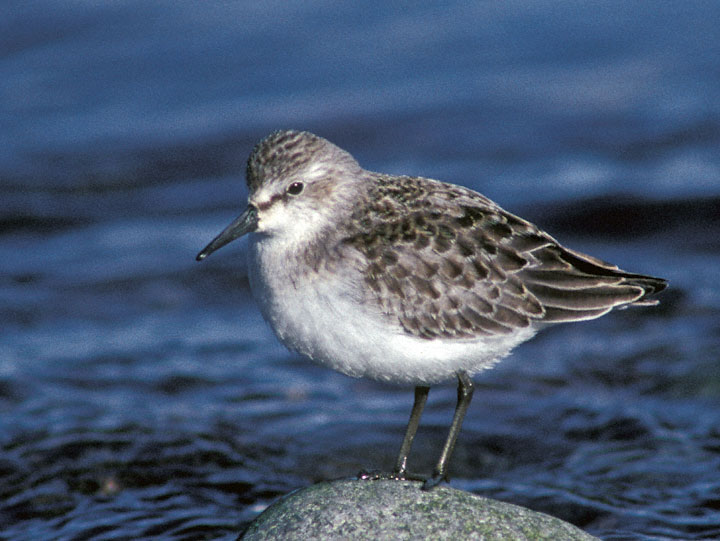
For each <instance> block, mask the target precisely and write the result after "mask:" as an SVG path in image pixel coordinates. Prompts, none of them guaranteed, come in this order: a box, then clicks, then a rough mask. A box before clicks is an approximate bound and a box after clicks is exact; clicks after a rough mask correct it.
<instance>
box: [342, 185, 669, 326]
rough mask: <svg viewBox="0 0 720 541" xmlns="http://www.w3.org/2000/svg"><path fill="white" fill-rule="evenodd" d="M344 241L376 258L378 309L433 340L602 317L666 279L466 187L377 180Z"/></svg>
mask: <svg viewBox="0 0 720 541" xmlns="http://www.w3.org/2000/svg"><path fill="white" fill-rule="evenodd" d="M372 175H373V176H375V178H374V180H375V182H373V183H372V185H371V187H370V191H369V193H368V200H367V205H368V206H367V207H365V206H363V205H360V206H359V207H358V209H357V211H356V213H355V215H354V216H353V217H352V219H351V220H350V223H356V224H357V225H358V228H357V230H354V231H353V230H351V231H349V232H348V234H347V236H346V237H345V238H344V239H343V241H342V242H343V243H344V244H345V245H347V246H350V247H352V248H354V249H355V250H358V251H359V252H360V253H361V254H362V255H363V256H365V257H366V258H367V260H368V263H367V266H366V268H365V269H364V270H363V273H364V277H365V284H366V286H367V294H368V297H369V298H370V299H371V301H372V302H374V303H376V304H377V305H378V306H379V307H380V309H381V310H382V311H383V312H384V313H385V314H387V315H388V316H389V317H391V318H397V320H398V321H399V322H400V324H401V326H402V328H403V329H404V330H405V331H406V332H408V333H410V334H412V335H415V336H418V337H424V338H428V339H432V338H437V337H443V338H458V339H467V338H474V337H478V336H482V335H504V334H509V333H512V332H513V331H514V330H516V329H518V328H523V327H527V326H529V325H533V324H537V323H555V322H563V321H578V320H584V319H592V318H596V317H599V316H601V315H603V314H605V313H607V312H608V311H610V310H611V309H613V308H615V307H617V306H622V305H627V304H653V303H654V302H655V301H652V300H650V299H648V296H650V295H653V294H654V293H657V292H659V291H661V290H662V289H664V288H665V285H666V283H665V281H664V280H662V279H658V278H653V277H650V276H643V275H639V274H631V273H626V272H623V271H621V270H620V269H618V267H616V266H613V265H610V264H608V263H605V262H603V261H600V260H598V259H596V258H593V257H591V256H587V255H584V254H581V253H579V252H575V251H572V250H569V249H567V248H564V247H563V246H561V245H560V244H559V243H558V242H557V241H555V239H553V238H552V237H551V236H549V235H548V234H546V233H544V232H542V231H540V230H539V229H538V228H537V227H535V226H534V225H533V224H531V223H530V222H527V221H526V220H523V219H521V218H519V217H517V216H514V215H513V214H510V213H508V212H506V211H504V210H503V209H501V208H500V207H498V206H497V205H496V204H495V203H493V202H492V201H490V200H489V199H487V198H486V197H484V196H482V195H480V194H478V193H476V192H473V191H471V190H468V189H466V188H462V187H459V186H455V185H451V184H445V183H441V182H438V181H434V180H430V179H424V178H417V177H406V176H405V177H394V176H389V175H381V174H375V173H373V174H372Z"/></svg>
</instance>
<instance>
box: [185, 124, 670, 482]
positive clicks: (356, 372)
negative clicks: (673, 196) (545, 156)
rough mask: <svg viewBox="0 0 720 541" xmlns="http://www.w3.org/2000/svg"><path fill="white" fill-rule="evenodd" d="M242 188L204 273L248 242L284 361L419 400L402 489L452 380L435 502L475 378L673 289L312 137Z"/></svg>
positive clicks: (485, 203) (291, 141)
mask: <svg viewBox="0 0 720 541" xmlns="http://www.w3.org/2000/svg"><path fill="white" fill-rule="evenodd" d="M247 184H248V187H249V190H250V194H249V198H248V206H247V209H246V210H245V212H243V213H242V215H241V216H240V217H239V218H237V219H236V220H235V221H234V222H232V223H231V224H230V225H229V226H228V227H227V228H226V229H225V230H224V231H223V232H222V233H220V234H219V235H218V236H217V237H216V238H215V239H214V240H213V241H212V242H210V244H208V246H207V247H206V248H205V249H203V250H202V251H201V252H200V253H199V254H198V256H197V259H198V260H202V259H204V258H205V257H207V256H208V255H210V254H211V253H212V252H214V251H215V250H217V249H218V248H220V247H222V246H224V245H225V244H227V243H229V242H230V241H232V240H234V239H236V238H238V237H241V236H243V235H245V234H247V233H250V243H249V256H250V257H249V277H250V284H251V288H252V291H253V295H254V297H255V299H256V300H257V303H258V305H259V307H260V310H261V311H262V314H263V316H264V318H265V319H266V320H267V321H268V323H269V324H270V326H271V327H272V328H273V330H274V331H275V334H276V335H277V336H278V338H279V339H280V340H281V341H282V342H283V343H284V344H285V345H286V346H287V347H288V348H290V349H291V350H294V351H296V352H298V353H301V354H303V355H306V356H307V357H309V358H311V359H312V360H314V361H316V362H319V363H321V364H324V365H326V366H329V367H330V368H334V369H335V370H338V371H340V372H342V373H344V374H348V375H350V376H356V377H360V376H363V377H369V378H372V379H375V380H380V381H386V382H392V383H398V384H410V385H414V386H415V402H414V405H413V408H412V412H411V415H410V421H409V423H408V427H407V430H406V434H405V438H404V440H403V443H402V446H401V449H400V454H399V456H398V459H397V462H396V465H395V469H394V471H393V473H392V474H391V475H390V477H394V478H398V479H404V478H409V474H408V471H407V458H408V454H409V452H410V447H411V445H412V441H413V439H414V437H415V433H416V431H417V427H418V424H419V421H420V415H421V413H422V410H423V407H424V405H425V401H426V399H427V395H428V392H429V388H430V385H431V384H435V383H439V382H442V381H444V380H448V379H451V378H453V377H456V378H457V380H458V402H457V407H456V409H455V414H454V417H453V420H452V424H451V426H450V431H449V434H448V438H447V440H446V442H445V445H444V447H443V450H442V452H441V455H440V459H439V460H438V462H437V466H436V467H435V470H434V472H433V474H432V476H431V477H430V478H428V479H427V480H426V481H425V484H424V488H426V489H427V488H431V487H433V486H435V485H436V484H438V483H439V482H440V481H442V480H443V479H445V477H446V474H447V465H448V461H449V459H450V455H451V454H452V450H453V447H454V445H455V441H456V439H457V436H458V432H459V431H460V426H461V424H462V421H463V417H464V415H465V412H466V411H467V408H468V405H469V403H470V400H471V398H472V393H473V384H472V380H471V379H470V378H471V376H472V375H473V374H475V373H477V372H480V371H481V370H484V369H486V368H489V367H491V366H492V365H493V364H494V363H495V362H497V361H498V360H499V359H501V358H502V357H504V356H505V355H507V354H508V353H509V352H510V350H511V349H512V348H513V347H514V346H516V345H518V344H520V343H521V342H524V341H526V340H528V339H530V338H531V337H532V336H533V335H534V334H535V333H536V332H537V331H538V330H539V329H541V328H543V327H545V326H547V325H550V324H553V323H560V322H566V321H581V320H586V319H593V318H596V317H599V316H602V315H603V314H606V313H607V312H609V311H610V310H612V309H613V308H618V307H622V306H627V305H652V304H656V303H657V301H656V300H653V299H652V298H651V296H652V295H653V294H655V293H657V292H659V291H661V290H662V289H664V288H665V286H666V282H665V280H662V279H660V278H654V277H652V276H644V275H641V274H633V273H628V272H625V271H622V270H620V269H619V268H618V267H616V266H614V265H611V264H608V263H605V262H603V261H601V260H599V259H596V258H594V257H591V256H588V255H585V254H582V253H580V252H576V251H574V250H571V249H569V248H565V247H564V246H562V245H560V244H559V243H558V242H557V241H556V240H555V239H554V238H552V237H551V236H550V235H548V234H547V233H545V232H543V231H541V230H539V229H538V228H537V227H536V226H534V225H533V224H531V223H530V222H528V221H526V220H523V219H522V218H519V217H518V216H515V215H513V214H511V213H509V212H506V211H505V210H503V209H502V208H500V207H499V206H498V205H497V204H495V203H494V202H492V201H491V200H489V199H488V198H487V197H485V196H483V195H480V194H479V193H477V192H474V191H472V190H469V189H467V188H463V187H460V186H456V185H453V184H446V183H444V182H439V181H437V180H431V179H427V178H418V177H409V176H393V175H386V174H382V173H373V172H370V171H366V170H364V169H362V168H361V167H360V165H358V163H357V161H355V159H354V158H353V157H352V156H351V155H350V154H349V153H347V152H345V151H344V150H342V149H340V148H338V147H337V146H335V145H333V144H332V143H330V142H329V141H327V140H325V139H323V138H321V137H318V136H316V135H313V134H311V133H308V132H299V131H278V132H275V133H273V134H271V135H269V136H268V137H266V138H265V139H263V140H262V141H261V142H260V143H258V145H257V146H256V147H255V149H254V150H253V152H252V154H251V155H250V158H249V160H248V164H247Z"/></svg>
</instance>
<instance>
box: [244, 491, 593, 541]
mask: <svg viewBox="0 0 720 541" xmlns="http://www.w3.org/2000/svg"><path fill="white" fill-rule="evenodd" d="M242 539H243V540H245V541H250V540H256V539H283V540H286V539H287V540H291V539H302V540H308V539H392V540H395V539H453V540H456V539H483V540H495V539H497V540H502V541H506V540H508V539H512V540H516V539H517V540H522V539H552V540H554V541H566V540H582V541H586V540H591V539H596V538H595V537H592V536H591V535H589V534H587V533H585V532H583V531H582V530H579V529H578V528H576V527H575V526H572V525H571V524H568V523H567V522H563V521H562V520H560V519H557V518H554V517H551V516H548V515H545V514H543V513H537V512H535V511H531V510H529V509H525V508H524V507H519V506H517V505H511V504H509V503H503V502H499V501H497V500H490V499H488V498H483V497H481V496H476V495H474V494H470V493H469V492H463V491H462V490H457V489H454V488H450V487H446V486H441V487H437V488H435V489H433V490H431V491H429V492H424V491H422V490H420V483H419V482H414V481H392V480H383V479H380V480H374V481H370V480H355V479H352V480H340V481H332V482H327V483H320V484H317V485H314V486H311V487H308V488H304V489H301V490H297V491H295V492H291V493H290V494H288V495H286V496H284V497H283V498H281V499H280V500H279V501H277V502H275V503H274V504H273V505H271V506H270V507H268V508H267V509H266V510H265V511H264V512H263V513H262V514H261V515H260V516H258V517H257V518H256V519H255V520H254V521H253V522H252V524H250V526H249V528H248V529H247V531H246V532H245V535H244V536H243V537H242Z"/></svg>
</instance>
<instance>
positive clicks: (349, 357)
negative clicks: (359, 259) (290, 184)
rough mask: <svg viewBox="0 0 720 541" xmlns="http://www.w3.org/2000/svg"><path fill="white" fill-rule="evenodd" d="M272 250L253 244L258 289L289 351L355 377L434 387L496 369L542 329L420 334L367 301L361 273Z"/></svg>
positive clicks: (257, 294)
mask: <svg viewBox="0 0 720 541" xmlns="http://www.w3.org/2000/svg"><path fill="white" fill-rule="evenodd" d="M271 248H272V245H271V244H269V241H267V240H266V241H265V242H260V243H259V242H256V241H255V240H254V239H251V241H250V258H249V259H250V261H249V277H250V286H251V288H252V291H253V296H254V297H255V300H256V302H257V304H258V306H259V308H260V310H261V312H262V315H263V317H264V318H265V320H266V321H267V322H268V323H269V324H270V326H271V327H272V329H273V331H274V332H275V334H276V335H277V336H278V338H279V339H280V341H281V342H282V343H283V344H284V345H285V346H287V347H288V348H289V349H291V350H293V351H297V352H298V353H301V354H303V355H306V356H307V357H309V358H310V359H312V360H313V361H316V362H318V363H321V364H323V365H326V366H328V367H330V368H333V369H335V370H338V371H340V372H342V373H344V374H347V375H349V376H354V377H368V378H372V379H375V380H380V381H386V382H391V383H399V384H412V385H419V384H427V385H430V384H433V383H438V382H440V381H443V380H447V379H450V378H452V377H454V375H455V374H456V373H457V372H458V371H459V370H465V371H467V372H468V373H470V374H473V373H477V372H479V371H481V370H483V369H485V368H489V367H490V366H492V365H493V364H494V363H495V362H496V361H497V360H499V359H500V358H502V357H503V356H505V355H507V354H508V353H509V352H510V350H511V349H512V348H513V347H514V346H515V345H517V344H519V343H520V342H523V341H525V340H527V339H529V338H530V337H531V336H532V335H533V334H534V333H535V330H533V329H530V328H529V329H524V330H523V332H522V333H518V334H514V335H512V336H510V337H507V336H502V337H490V338H489V337H482V338H478V339H473V340H451V339H435V340H427V339H424V338H418V337H415V336H412V335H409V334H407V333H405V332H404V330H403V329H402V328H401V327H400V325H399V323H398V322H397V320H396V319H394V318H391V317H388V316H387V315H385V314H382V313H380V312H379V310H378V308H377V307H376V306H373V305H370V304H368V303H364V302H363V301H362V295H361V293H360V292H359V291H358V290H357V288H358V287H362V285H363V284H362V278H361V276H360V274H359V273H357V272H356V271H353V270H352V269H348V272H347V273H344V274H331V273H328V272H320V273H313V272H311V273H307V274H298V273H294V272H293V269H296V268H297V267H296V266H295V265H293V264H290V262H289V261H287V258H286V257H285V256H284V254H283V256H282V257H278V256H277V254H278V253H281V252H282V251H281V250H273V249H271ZM353 272H354V275H353V274H351V273H353Z"/></svg>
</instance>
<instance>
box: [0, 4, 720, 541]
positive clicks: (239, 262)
mask: <svg viewBox="0 0 720 541" xmlns="http://www.w3.org/2000/svg"><path fill="white" fill-rule="evenodd" d="M589 6H590V5H589V4H588V5H587V6H585V5H579V4H576V3H569V2H554V1H553V2H550V1H532V2H522V3H521V2H482V3H480V2H478V3H470V2H468V3H463V2H455V3H451V4H449V5H448V4H447V3H446V4H445V5H443V7H442V8H440V7H438V8H431V7H414V8H412V9H411V8H401V7H398V8H388V7H386V5H385V4H384V3H380V2H378V3H376V4H364V5H362V6H361V5H357V6H356V5H354V4H352V5H350V3H348V4H347V5H337V4H335V3H329V2H319V3H312V4H310V3H308V4H302V5H296V6H291V5H287V4H286V3H281V2H264V3H256V4H252V3H195V2H187V1H177V0H174V1H172V2H170V1H165V2H162V1H161V2H152V3H149V2H131V1H121V2H112V3H109V2H108V3H97V2H88V1H79V0H78V1H75V2H64V3H56V2H49V1H47V0H45V1H37V2H20V1H12V0H11V1H8V2H5V3H4V4H3V8H2V11H3V12H4V14H3V16H2V17H0V36H2V37H1V38H0V97H1V98H2V99H0V126H2V127H1V128H0V201H2V204H1V205H0V261H1V262H2V263H1V264H0V265H1V267H0V268H1V269H2V273H1V274H0V322H1V324H0V526H2V528H0V538H1V539H13V540H14V539H18V540H19V539H30V538H32V539H89V538H92V539H119V538H143V537H145V538H147V537H152V536H157V537H163V538H172V539H198V538H207V539H221V538H227V539H233V538H235V537H236V535H237V532H239V531H241V530H242V529H243V527H244V525H245V524H247V522H248V521H249V520H251V519H252V518H253V517H254V516H255V515H256V514H257V513H258V512H260V511H261V510H262V509H263V508H264V507H265V506H267V505H268V504H269V503H270V502H271V501H272V500H273V499H274V498H276V497H277V496H279V495H281V494H284V493H286V492H288V491H290V490H292V489H295V488H298V487H302V486H307V485H309V484H311V483H314V482H317V481H320V480H324V479H331V478H336V477H343V476H348V475H353V474H354V473H356V472H357V471H359V470H360V469H364V468H385V469H389V468H390V467H391V466H392V464H393V461H394V458H395V455H396V452H397V450H398V447H399V445H400V441H401V438H402V433H403V430H404V425H405V423H406V421H407V415H408V413H409V410H410V406H411V402H412V391H411V390H410V389H403V388H394V387H390V386H384V385H380V384H376V383H373V382H369V381H363V380H354V379H351V378H347V377H345V376H342V375H340V374H336V373H333V372H330V371H328V370H326V369H323V368H320V367H316V366H314V365H312V364H311V363H309V362H307V361H305V360H303V359H301V358H298V357H297V356H295V355H293V354H291V353H288V352H286V351H285V350H283V349H282V347H281V346H280V345H278V343H277V342H276V340H275V339H274V338H273V336H272V334H271V333H270V331H269V330H268V329H267V327H266V326H265V325H264V323H263V322H262V320H261V318H260V316H259V314H258V312H257V309H256V307H255V306H254V304H253V301H252V299H251V297H250V295H249V291H248V288H247V280H246V271H245V265H244V257H243V256H244V250H245V246H244V245H243V244H242V243H240V244H238V245H237V246H235V247H234V248H227V249H226V250H227V251H225V250H223V252H221V253H219V254H218V255H217V256H213V257H212V258H211V259H210V260H208V261H207V262H206V263H203V264H202V265H199V264H197V263H196V262H195V261H194V256H195V254H196V253H197V251H198V250H199V249H200V248H202V247H203V246H204V244H205V243H206V242H207V241H208V240H209V239H210V238H211V237H212V236H213V235H214V234H215V233H217V232H218V231H219V229H220V228H221V227H223V226H224V225H226V223H227V222H228V221H229V220H230V219H231V218H233V217H234V216H235V215H236V214H237V213H238V211H239V210H240V209H241V207H242V205H243V200H244V198H245V196H246V191H245V187H244V184H243V182H242V174H243V171H244V161H245V159H246V157H247V154H248V153H249V151H250V149H251V148H252V145H253V144H254V142H255V141H256V140H257V139H259V138H260V137H261V136H263V135H265V134H266V133H268V132H269V131H271V130H273V129H276V128H284V127H296V128H305V129H310V130H313V131H315V132H317V133H318V134H320V135H323V136H325V137H328V138H329V139H331V140H332V141H334V142H336V143H338V144H340V145H341V146H343V147H344V148H346V149H348V150H349V151H351V152H352V153H353V154H354V155H355V156H356V157H357V158H358V159H359V160H360V162H361V163H362V164H363V165H364V166H366V167H368V168H370V169H374V170H381V171H386V172H396V173H399V172H402V173H410V174H421V175H425V176H432V177H436V178H440V179H443V180H448V181H452V182H457V183H460V184H464V185H466V186H470V187H472V188H475V189H478V190H480V191H482V192H483V193H485V194H486V195H488V196H490V197H492V198H493V199H495V200H496V201H498V202H499V203H500V204H501V205H503V206H504V207H505V208H507V209H508V210H511V211H513V212H517V213H520V214H522V215H524V216H526V217H528V218H530V219H532V220H534V221H536V222H537V223H539V224H540V225H541V226H542V227H544V228H546V229H547V230H549V231H550V232H551V233H552V234H553V235H555V236H556V237H558V238H559V239H561V240H562V241H563V242H565V243H566V244H568V245H570V246H572V247H574V248H577V249H580V250H584V251H587V252H590V253H592V254H594V255H597V256H599V257H602V258H603V259H606V260H610V261H613V262H616V263H618V264H620V265H621V266H622V267H624V268H626V269H628V270H632V271H636V272H644V273H650V274H656V275H660V276H663V277H665V278H668V279H669V280H670V283H671V287H670V289H669V290H668V291H667V292H666V293H664V294H663V297H662V304H661V305H660V306H659V307H656V308H645V309H632V310H625V311H620V312H617V313H614V314H613V315H611V316H608V317H605V318H602V319H600V320H596V321H593V322H587V323H583V324H574V325H567V326H559V327H556V328H553V329H550V330H548V331H546V332H544V333H541V334H540V335H538V336H537V337H536V338H535V339H534V340H533V341H531V342H529V343H527V344H524V345H522V346H521V347H519V348H518V349H517V350H516V352H515V353H514V354H513V355H512V356H511V357H510V358H508V359H507V360H505V361H504V362H503V363H502V364H500V365H499V366H498V367H497V368H496V369H494V370H492V371H489V372H487V373H484V374H482V375H480V376H479V377H478V378H477V386H478V392H476V394H475V399H474V402H473V404H472V406H471V410H470V413H469V415H468V418H467V420H466V423H465V426H464V428H463V432H462V434H461V437H460V441H459V444H458V448H457V450H456V453H455V456H454V460H453V463H452V465H451V476H452V484H453V485H454V486H456V487H458V488H461V489H464V490H469V491H473V492H476V493H478V494H482V495H485V496H490V497H494V498H498V499H501V500H505V501H509V502H513V503H517V504H520V505H525V506H528V507H531V508H533V509H536V510H539V511H544V512H547V513H550V514H553V515H555V516H558V517H560V518H563V519H565V520H568V521H570V522H572V523H574V524H576V525H578V526H580V527H582V528H584V529H586V530H587V531H589V532H590V533H593V534H595V535H598V536H600V537H602V538H604V539H613V540H619V539H657V538H670V539H712V538H717V537H720V415H718V407H719V406H720V286H718V279H717V272H718V271H717V269H718V268H720V240H719V239H720V152H719V151H718V150H719V149H720V144H719V143H720V105H718V104H720V70H718V64H717V59H718V58H720V31H719V30H718V25H717V24H716V21H717V20H718V18H719V17H720V4H717V3H715V2H710V1H706V2H701V1H696V2H693V1H690V2H684V3H682V6H680V5H679V4H678V3H676V2H669V1H667V2H665V1H659V2H654V3H653V4H652V8H650V7H649V5H648V4H646V3H641V2H605V3H603V4H602V5H601V6H594V7H589ZM454 399H455V390H454V389H453V387H452V386H451V385H449V386H446V387H438V388H436V389H433V391H432V392H431V394H430V401H429V406H428V410H427V412H426V415H425V416H424V418H423V423H422V426H421V430H420V433H419V436H418V440H417V441H416V446H415V449H414V452H413V454H412V456H411V467H412V469H414V470H418V471H429V470H430V469H431V467H432V463H433V461H434V459H435V457H436V455H437V453H438V452H439V448H440V446H441V445H442V441H443V439H444V437H445V431H446V427H447V424H448V423H449V420H450V417H451V415H452V409H453V407H454Z"/></svg>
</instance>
